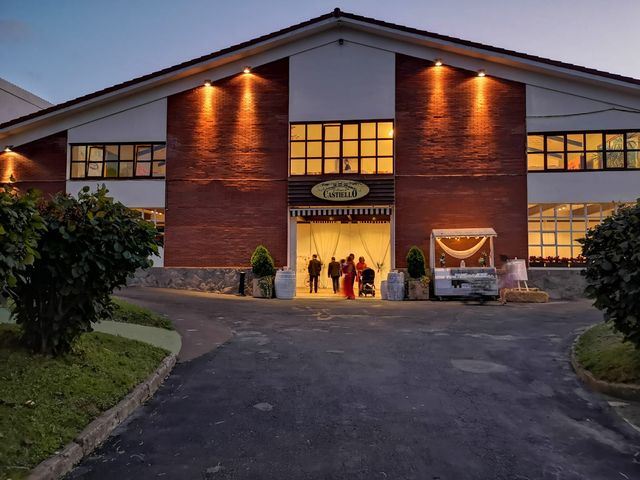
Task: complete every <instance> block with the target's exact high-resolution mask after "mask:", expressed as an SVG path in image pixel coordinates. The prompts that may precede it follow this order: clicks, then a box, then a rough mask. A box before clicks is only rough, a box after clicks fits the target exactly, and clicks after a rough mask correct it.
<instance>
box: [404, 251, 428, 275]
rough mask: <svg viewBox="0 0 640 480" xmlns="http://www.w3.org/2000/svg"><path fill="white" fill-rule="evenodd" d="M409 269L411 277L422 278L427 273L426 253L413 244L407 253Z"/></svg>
mask: <svg viewBox="0 0 640 480" xmlns="http://www.w3.org/2000/svg"><path fill="white" fill-rule="evenodd" d="M407 269H408V270H409V277H411V278H422V277H424V276H425V275H426V274H427V270H426V261H425V258H424V253H423V252H422V250H421V249H420V247H417V246H415V245H414V246H412V247H411V248H410V249H409V253H407Z"/></svg>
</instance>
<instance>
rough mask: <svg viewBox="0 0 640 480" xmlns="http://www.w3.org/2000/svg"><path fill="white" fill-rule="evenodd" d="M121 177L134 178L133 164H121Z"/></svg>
mask: <svg viewBox="0 0 640 480" xmlns="http://www.w3.org/2000/svg"><path fill="white" fill-rule="evenodd" d="M120 177H133V162H120Z"/></svg>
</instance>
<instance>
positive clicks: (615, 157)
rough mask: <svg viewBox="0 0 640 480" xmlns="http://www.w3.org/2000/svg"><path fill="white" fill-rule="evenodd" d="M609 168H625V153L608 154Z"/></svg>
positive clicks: (609, 152)
mask: <svg viewBox="0 0 640 480" xmlns="http://www.w3.org/2000/svg"><path fill="white" fill-rule="evenodd" d="M606 159H607V168H624V152H611V151H608V152H607V156H606Z"/></svg>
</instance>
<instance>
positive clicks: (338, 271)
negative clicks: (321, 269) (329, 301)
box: [327, 257, 342, 293]
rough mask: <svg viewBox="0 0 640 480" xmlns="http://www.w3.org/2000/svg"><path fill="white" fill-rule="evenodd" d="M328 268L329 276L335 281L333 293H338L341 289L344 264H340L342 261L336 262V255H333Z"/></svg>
mask: <svg viewBox="0 0 640 480" xmlns="http://www.w3.org/2000/svg"><path fill="white" fill-rule="evenodd" d="M327 270H328V273H329V278H331V281H332V282H333V293H338V292H339V291H340V276H341V275H342V266H341V265H340V262H336V257H331V263H329V268H328V269H327Z"/></svg>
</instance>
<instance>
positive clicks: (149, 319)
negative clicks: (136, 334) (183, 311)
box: [111, 298, 174, 330]
mask: <svg viewBox="0 0 640 480" xmlns="http://www.w3.org/2000/svg"><path fill="white" fill-rule="evenodd" d="M112 300H113V303H114V304H115V309H114V311H113V315H112V317H111V320H113V321H114V322H122V323H135V324H136V325H146V326H148V327H158V328H164V329H167V330H173V329H174V328H173V325H172V324H171V320H169V319H168V318H167V317H163V316H162V315H160V314H158V313H155V312H153V311H151V310H149V309H147V308H142V307H139V306H137V305H133V304H132V303H128V302H125V301H124V300H120V299H118V298H113V299H112Z"/></svg>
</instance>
